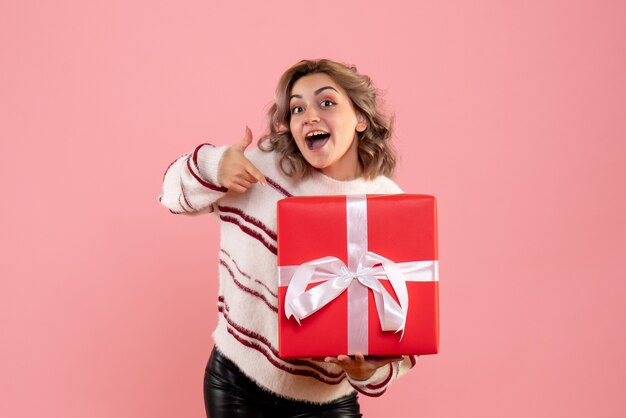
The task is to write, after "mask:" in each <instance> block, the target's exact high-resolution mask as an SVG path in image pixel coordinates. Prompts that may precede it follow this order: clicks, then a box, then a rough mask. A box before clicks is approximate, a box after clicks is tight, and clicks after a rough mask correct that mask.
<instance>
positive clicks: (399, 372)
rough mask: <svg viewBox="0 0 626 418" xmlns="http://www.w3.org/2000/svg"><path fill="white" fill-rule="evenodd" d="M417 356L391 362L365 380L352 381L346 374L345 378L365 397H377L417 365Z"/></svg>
mask: <svg viewBox="0 0 626 418" xmlns="http://www.w3.org/2000/svg"><path fill="white" fill-rule="evenodd" d="M417 358H418V356H413V355H411V356H403V358H402V360H400V361H394V362H391V363H389V364H387V365H385V366H383V367H380V368H378V370H376V371H375V372H374V374H373V375H372V376H371V377H370V378H369V379H367V380H354V379H352V378H351V377H350V376H349V375H348V374H346V378H347V379H348V382H349V383H350V385H352V387H353V388H354V389H355V390H356V391H357V392H360V393H362V394H363V395H366V396H371V397H378V396H380V395H382V394H383V393H385V391H386V390H387V388H388V387H389V385H391V383H392V382H393V381H394V380H396V379H397V378H399V377H401V376H403V375H404V374H406V373H407V372H408V371H409V370H411V369H412V368H413V366H415V363H417Z"/></svg>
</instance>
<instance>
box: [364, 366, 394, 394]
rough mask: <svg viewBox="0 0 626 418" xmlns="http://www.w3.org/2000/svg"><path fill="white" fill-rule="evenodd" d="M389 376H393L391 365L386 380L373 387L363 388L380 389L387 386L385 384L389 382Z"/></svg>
mask: <svg viewBox="0 0 626 418" xmlns="http://www.w3.org/2000/svg"><path fill="white" fill-rule="evenodd" d="M391 376H393V366H392V365H391V363H389V376H387V378H386V379H385V380H383V381H382V382H380V383H377V384H375V385H366V386H365V387H367V388H368V389H380V388H382V387H384V386H387V383H389V381H390V380H391Z"/></svg>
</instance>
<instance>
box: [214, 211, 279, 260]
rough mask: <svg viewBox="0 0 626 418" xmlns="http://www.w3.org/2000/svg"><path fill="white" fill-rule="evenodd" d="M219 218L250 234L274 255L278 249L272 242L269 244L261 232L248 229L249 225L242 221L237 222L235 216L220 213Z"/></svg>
mask: <svg viewBox="0 0 626 418" xmlns="http://www.w3.org/2000/svg"><path fill="white" fill-rule="evenodd" d="M220 219H221V220H222V221H224V222H230V223H232V224H235V225H237V226H238V227H239V228H240V229H241V230H242V231H243V232H245V233H246V234H248V235H250V236H251V237H252V238H255V239H256V240H258V241H259V242H261V244H263V245H264V246H265V248H267V249H268V250H270V252H271V253H272V254H274V255H277V254H278V251H277V250H276V247H275V246H273V245H272V244H270V243H269V242H267V241H266V240H265V239H264V238H263V236H262V235H261V234H259V233H258V232H257V231H255V230H253V229H250V228H249V227H247V226H246V225H243V224H242V223H240V222H239V220H237V218H233V217H232V216H223V215H220Z"/></svg>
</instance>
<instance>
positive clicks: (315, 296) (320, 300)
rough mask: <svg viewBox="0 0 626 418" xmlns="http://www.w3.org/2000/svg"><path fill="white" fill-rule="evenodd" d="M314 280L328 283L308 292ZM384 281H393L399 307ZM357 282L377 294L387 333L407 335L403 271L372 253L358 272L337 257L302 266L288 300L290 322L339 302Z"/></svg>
mask: <svg viewBox="0 0 626 418" xmlns="http://www.w3.org/2000/svg"><path fill="white" fill-rule="evenodd" d="M378 264H379V265H378ZM314 277H315V278H316V279H319V278H321V277H326V278H327V280H325V281H324V283H322V284H321V285H319V286H316V287H314V288H313V289H310V290H308V291H307V290H306V288H307V286H308V284H309V283H310V282H311V280H312V279H313V278H314ZM380 277H387V278H388V279H389V282H390V283H391V286H392V287H393V290H394V292H395V293H396V296H397V297H398V301H399V302H400V303H399V304H398V302H396V301H395V300H394V298H393V297H392V296H391V295H390V294H389V292H387V290H386V289H385V287H384V286H383V285H382V284H381V283H380V281H379V278H380ZM355 279H356V280H358V282H359V283H361V284H362V285H364V286H366V287H368V288H370V289H371V290H372V291H373V292H374V301H375V303H376V310H377V312H378V319H379V320H380V324H381V327H382V329H383V331H395V332H399V331H402V334H404V327H405V324H406V314H407V312H408V308H409V295H408V292H407V288H406V282H405V280H404V278H403V274H402V271H401V269H400V268H399V267H398V266H397V265H396V263H394V262H393V261H391V260H388V259H386V258H385V257H383V256H381V255H379V254H376V253H373V252H371V251H368V252H366V253H365V254H364V255H363V256H362V257H361V259H360V260H359V263H358V267H357V269H356V271H350V269H348V267H346V265H345V264H344V263H343V261H341V260H340V259H338V258H336V257H322V258H319V259H317V260H312V261H309V262H306V263H304V264H301V265H300V266H298V267H297V268H296V270H295V272H294V273H293V277H292V278H291V280H290V282H289V286H288V288H287V294H286V296H285V315H286V316H287V319H289V318H291V317H292V316H293V317H294V318H295V319H296V320H297V321H298V323H300V320H302V319H304V318H306V317H307V316H309V315H311V314H313V313H315V312H317V311H318V310H319V309H321V308H322V307H324V306H325V305H327V304H328V303H329V302H330V301H332V300H333V299H335V298H337V297H338V296H339V295H340V294H342V293H343V292H344V291H345V290H346V289H348V287H349V286H350V284H351V283H352V281H353V280H355ZM316 281H318V280H316ZM361 314H362V315H363V314H364V313H361ZM400 339H402V337H400Z"/></svg>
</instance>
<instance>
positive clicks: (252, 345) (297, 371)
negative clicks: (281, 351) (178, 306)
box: [226, 326, 343, 385]
mask: <svg viewBox="0 0 626 418" xmlns="http://www.w3.org/2000/svg"><path fill="white" fill-rule="evenodd" d="M226 329H227V330H228V333H229V334H230V335H232V336H233V337H234V338H235V339H236V340H237V341H239V342H240V343H241V344H243V345H245V346H246V347H249V348H253V349H255V350H257V351H258V352H259V353H261V354H263V355H264V356H265V358H266V359H267V361H269V362H270V363H271V364H272V365H273V366H274V367H276V368H278V369H280V370H282V371H285V372H287V373H290V374H294V375H298V376H307V377H312V378H314V379H317V380H319V381H320V382H322V383H326V384H327V385H337V384H339V383H341V381H342V380H343V378H342V379H340V380H338V381H332V380H329V379H326V378H324V377H321V376H319V375H317V374H316V373H315V372H314V371H313V370H302V369H292V368H290V367H287V366H285V365H284V364H281V363H279V362H278V361H277V360H276V359H274V358H272V357H270V356H269V355H268V353H267V352H266V351H265V350H264V349H263V347H261V346H260V345H258V344H256V343H254V342H252V341H248V340H245V339H243V338H241V337H240V336H238V335H237V334H235V331H233V329H232V328H231V327H229V326H227V327H226Z"/></svg>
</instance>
